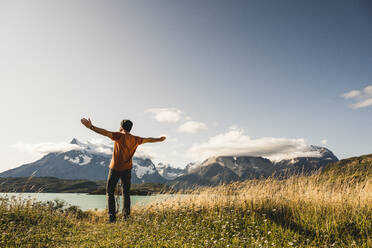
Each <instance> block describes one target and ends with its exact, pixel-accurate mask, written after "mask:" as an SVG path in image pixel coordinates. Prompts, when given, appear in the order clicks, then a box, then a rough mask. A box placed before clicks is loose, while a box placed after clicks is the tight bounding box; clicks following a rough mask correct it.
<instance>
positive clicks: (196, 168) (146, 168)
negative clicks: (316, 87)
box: [0, 138, 338, 187]
mask: <svg viewBox="0 0 372 248" xmlns="http://www.w3.org/2000/svg"><path fill="white" fill-rule="evenodd" d="M70 144H71V145H73V149H72V150H69V151H66V152H52V153H49V154H46V155H45V156H43V157H42V158H41V159H39V160H37V161H35V162H33V163H28V164H24V165H21V166H19V167H17V168H14V169H11V170H7V171H5V172H2V173H0V177H30V176H34V177H56V178H61V179H87V180H93V181H96V180H106V178H107V174H108V165H109V163H110V161H111V156H112V155H111V154H112V147H110V146H105V145H97V144H94V143H91V142H80V141H79V140H77V139H75V138H74V139H73V140H72V141H71V142H70ZM310 150H311V151H315V152H317V153H318V154H319V156H317V157H297V158H293V159H286V160H281V161H276V162H273V161H270V160H269V159H266V158H263V157H254V156H218V157H211V158H208V159H206V160H205V161H204V162H202V163H189V164H188V165H186V167H185V168H184V169H181V168H175V167H172V166H171V165H169V164H164V163H159V164H157V165H155V164H154V163H153V162H152V160H151V159H150V158H146V157H136V156H135V157H133V169H132V179H131V180H132V183H133V184H140V183H167V184H170V185H174V186H177V187H190V186H193V185H218V184H221V183H229V182H233V181H242V180H246V179H254V178H260V177H265V178H266V177H269V176H272V175H276V176H285V175H291V174H293V173H311V172H312V171H314V170H318V169H320V168H324V167H325V166H326V165H327V164H329V163H332V162H336V161H338V159H337V157H336V156H335V155H334V154H333V153H332V152H331V151H330V150H328V149H327V148H324V147H317V146H311V147H310Z"/></svg>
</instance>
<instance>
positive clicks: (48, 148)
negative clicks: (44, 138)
mask: <svg viewBox="0 0 372 248" xmlns="http://www.w3.org/2000/svg"><path fill="white" fill-rule="evenodd" d="M76 143H77V144H71V143H68V142H58V143H53V142H41V143H37V144H29V143H25V142H22V141H20V142H17V143H16V144H14V145H12V147H13V148H15V149H17V150H19V151H21V152H28V153H34V154H39V155H45V154H48V153H51V152H57V153H60V152H68V151H71V150H83V149H88V150H89V151H90V152H97V153H106V154H112V144H110V143H109V142H106V141H103V140H101V139H91V140H89V141H79V140H77V142H76Z"/></svg>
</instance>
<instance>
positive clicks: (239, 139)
mask: <svg viewBox="0 0 372 248" xmlns="http://www.w3.org/2000/svg"><path fill="white" fill-rule="evenodd" d="M186 155H187V156H188V157H189V158H191V159H194V160H197V161H202V160H204V159H206V158H208V157H212V156H262V157H265V158H268V159H270V160H274V161H278V160H282V159H291V158H295V157H319V156H320V153H319V152H318V151H313V150H311V149H310V146H309V145H307V144H306V143H305V140H304V139H286V138H272V137H264V138H259V139H251V138H250V137H249V136H247V135H244V130H243V129H238V128H236V127H234V129H230V130H229V131H228V132H227V133H223V134H219V135H217V136H214V137H211V138H210V139H209V140H208V141H207V142H205V143H201V144H194V145H193V146H192V147H191V148H190V149H189V150H188V151H187V153H186Z"/></svg>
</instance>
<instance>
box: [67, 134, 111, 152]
mask: <svg viewBox="0 0 372 248" xmlns="http://www.w3.org/2000/svg"><path fill="white" fill-rule="evenodd" d="M70 144H74V145H77V146H79V147H80V148H81V149H84V150H86V151H87V152H90V153H105V154H108V155H111V154H112V146H109V145H108V144H105V143H104V142H103V141H102V140H99V139H93V140H90V141H86V142H83V141H79V140H78V139H76V138H73V139H72V140H71V142H70Z"/></svg>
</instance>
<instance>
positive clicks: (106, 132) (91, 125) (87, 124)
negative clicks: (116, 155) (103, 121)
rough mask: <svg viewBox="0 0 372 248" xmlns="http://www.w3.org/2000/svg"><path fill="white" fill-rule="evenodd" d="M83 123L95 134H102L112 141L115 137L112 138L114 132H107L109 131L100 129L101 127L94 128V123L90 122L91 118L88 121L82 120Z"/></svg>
mask: <svg viewBox="0 0 372 248" xmlns="http://www.w3.org/2000/svg"><path fill="white" fill-rule="evenodd" d="M81 123H82V124H83V125H84V126H86V127H87V128H89V129H91V130H92V131H94V132H96V133H98V134H101V135H103V136H106V137H109V138H110V139H112V137H113V136H112V132H110V131H107V130H105V129H103V128H99V127H96V126H93V124H92V121H91V120H90V118H88V120H87V119H85V118H83V119H81Z"/></svg>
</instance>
